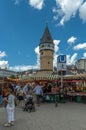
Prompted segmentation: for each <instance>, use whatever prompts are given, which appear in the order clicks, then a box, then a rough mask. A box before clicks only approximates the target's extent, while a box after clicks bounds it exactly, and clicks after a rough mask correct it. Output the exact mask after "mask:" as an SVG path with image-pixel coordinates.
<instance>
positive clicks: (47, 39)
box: [41, 25, 53, 43]
mask: <svg viewBox="0 0 86 130" xmlns="http://www.w3.org/2000/svg"><path fill="white" fill-rule="evenodd" d="M41 43H53V39H52V37H51V34H50V31H49V29H48V26H47V25H46V28H45V31H44V34H43V36H42V38H41Z"/></svg>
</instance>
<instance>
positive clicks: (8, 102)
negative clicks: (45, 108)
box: [0, 82, 83, 126]
mask: <svg viewBox="0 0 86 130" xmlns="http://www.w3.org/2000/svg"><path fill="white" fill-rule="evenodd" d="M80 89H81V90H82V91H83V88H82V87H80ZM81 90H80V91H81ZM0 92H1V91H0ZM67 92H79V87H78V86H77V85H75V84H73V85H69V86H67V85H65V86H63V87H61V86H60V84H52V83H45V84H42V83H40V82H35V83H26V84H25V83H21V82H19V83H9V84H7V86H5V87H4V89H3V92H1V93H2V95H3V102H4V105H5V107H6V110H7V123H6V124H5V126H12V125H14V121H15V116H14V115H15V106H19V107H21V108H23V110H27V109H29V106H28V99H29V102H31V103H32V105H33V108H34V110H35V104H34V102H35V101H36V103H37V106H40V103H41V101H43V97H44V96H45V95H47V94H49V93H52V94H56V93H57V94H58V95H59V98H60V100H61V99H63V98H67ZM34 97H35V98H34ZM46 97H47V96H46ZM30 99H31V100H30ZM32 99H33V100H32ZM34 99H35V101H34ZM31 109H32V108H31V106H30V110H31Z"/></svg>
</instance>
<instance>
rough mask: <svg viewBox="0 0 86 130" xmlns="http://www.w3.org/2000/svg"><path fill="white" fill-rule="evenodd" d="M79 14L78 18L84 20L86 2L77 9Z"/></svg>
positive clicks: (85, 19) (85, 20)
mask: <svg viewBox="0 0 86 130" xmlns="http://www.w3.org/2000/svg"><path fill="white" fill-rule="evenodd" d="M79 16H80V18H81V19H82V20H83V21H84V22H86V2H84V3H83V4H82V5H81V6H80V9H79Z"/></svg>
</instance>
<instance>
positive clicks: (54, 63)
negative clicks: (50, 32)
mask: <svg viewBox="0 0 86 130" xmlns="http://www.w3.org/2000/svg"><path fill="white" fill-rule="evenodd" d="M53 42H54V44H55V52H54V60H53V65H54V66H57V56H58V55H57V52H58V51H59V47H58V45H59V43H60V40H53Z"/></svg>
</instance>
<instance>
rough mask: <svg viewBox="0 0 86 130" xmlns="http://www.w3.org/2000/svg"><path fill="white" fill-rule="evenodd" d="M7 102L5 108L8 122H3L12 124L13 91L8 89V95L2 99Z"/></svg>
mask: <svg viewBox="0 0 86 130" xmlns="http://www.w3.org/2000/svg"><path fill="white" fill-rule="evenodd" d="M4 100H5V101H6V102H7V106H6V110H7V121H8V123H6V124H4V126H7V127H9V126H12V125H14V109H15V96H14V94H13V91H12V90H10V91H9V95H8V97H7V98H5V99H4Z"/></svg>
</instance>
